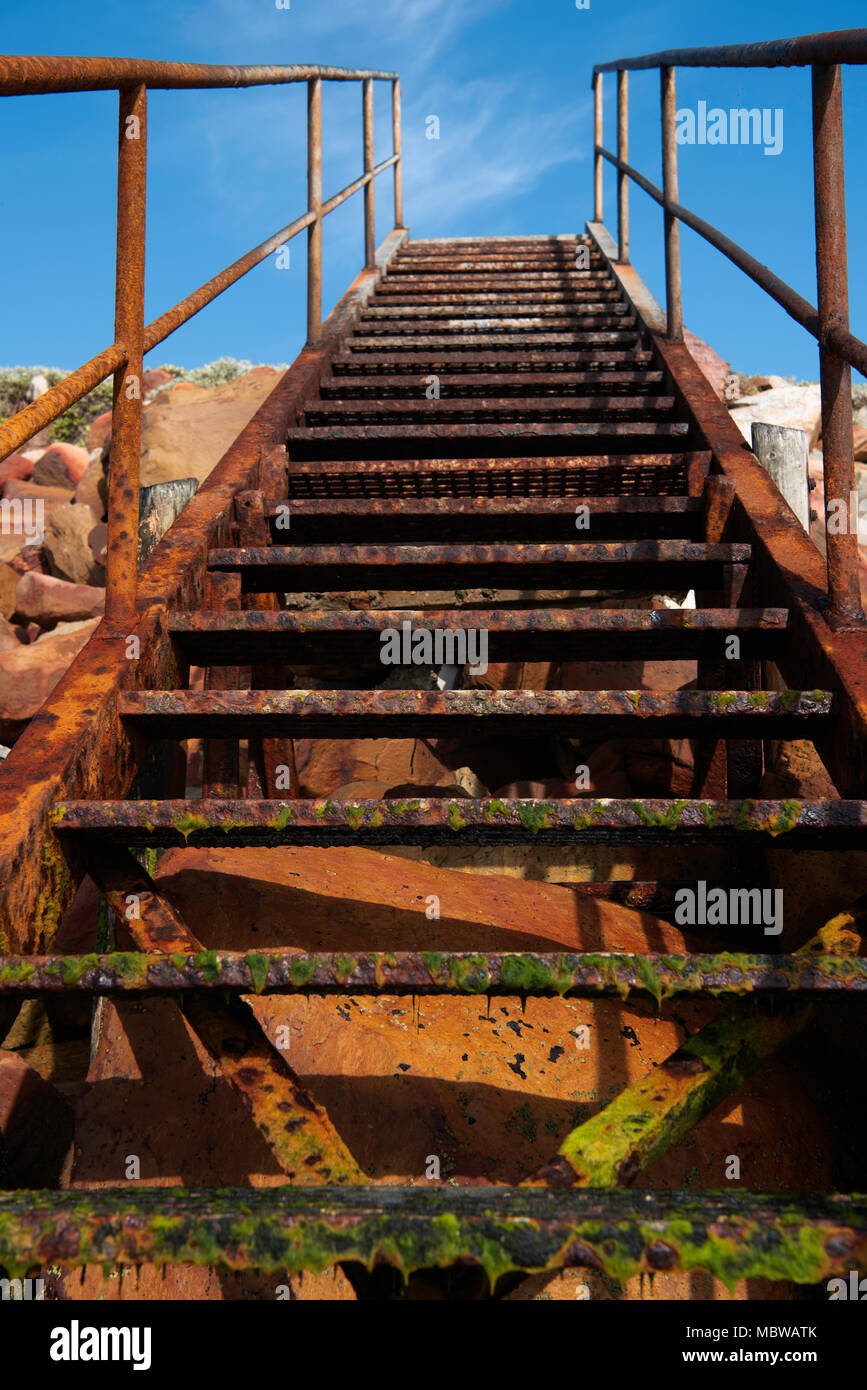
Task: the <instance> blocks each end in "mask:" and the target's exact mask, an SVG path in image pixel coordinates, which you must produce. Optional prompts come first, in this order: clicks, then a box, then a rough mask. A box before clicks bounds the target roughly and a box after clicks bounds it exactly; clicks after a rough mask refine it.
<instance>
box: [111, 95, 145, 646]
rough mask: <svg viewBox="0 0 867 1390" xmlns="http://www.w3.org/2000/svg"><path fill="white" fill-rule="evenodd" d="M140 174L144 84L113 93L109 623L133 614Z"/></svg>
mask: <svg viewBox="0 0 867 1390" xmlns="http://www.w3.org/2000/svg"><path fill="white" fill-rule="evenodd" d="M146 173H147V89H146V88H145V85H144V83H143V82H142V83H138V84H137V85H136V86H134V87H123V88H121V89H120V91H119V92H118V148H117V255H116V265H115V301H114V337H115V342H117V343H120V344H121V345H122V347H123V349H124V354H125V357H126V361H125V362H124V364H123V365H122V366H120V367H118V369H117V371H116V372H115V374H114V401H113V406H112V422H111V462H110V464H109V470H108V540H107V545H106V560H105V571H106V573H105V587H106V594H105V616H106V618H107V619H108V621H109V622H131V621H133V620H134V619H135V617H136V615H137V608H136V593H137V587H138V526H139V464H140V457H141V406H142V400H141V398H142V389H141V382H142V356H143V346H144V268H145V188H146Z"/></svg>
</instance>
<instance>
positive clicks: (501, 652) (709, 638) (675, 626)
mask: <svg viewBox="0 0 867 1390" xmlns="http://www.w3.org/2000/svg"><path fill="white" fill-rule="evenodd" d="M373 505H376V504H373ZM221 577H225V576H221ZM787 618H788V615H787V614H786V612H785V610H784V609H779V608H773V609H764V608H763V609H748V608H730V609H726V608H720V609H694V608H693V609H685V610H684V609H681V610H677V609H674V610H673V609H666V608H661V609H654V610H651V611H648V610H646V609H628V608H614V609H604V608H602V609H593V608H531V609H521V608H507V609H501V610H499V611H495V612H487V613H485V614H484V615H483V619H484V626H485V631H486V632H487V634H488V656H489V659H490V660H491V661H495V662H498V661H507V660H510V659H513V658H517V657H519V656H520V657H522V658H526V659H527V660H529V659H530V658H531V657H532V658H533V659H536V660H555V659H557V658H558V657H559V658H561V659H562V658H564V657H570V658H572V659H577V658H578V657H580V656H587V657H592V658H593V659H597V660H601V659H604V658H606V657H614V656H620V657H625V658H631V659H636V658H637V659H643V660H644V659H648V660H649V659H651V658H653V657H656V658H659V657H665V658H676V657H688V656H696V655H699V654H707V655H716V656H717V657H718V656H719V655H720V654H721V653H722V652H723V651H724V648H725V642H726V640H727V638H728V637H729V636H730V635H731V634H735V635H737V636H738V637H739V638H740V640H741V650H742V652H743V653H744V655H755V656H767V655H769V654H770V653H771V652H772V651H773V650H774V648H775V646H777V645H779V644H780V643H781V642H782V640H783V639H784V637H785V632H786V623H787ZM479 622H480V614H479V613H478V612H477V611H476V610H473V609H465V610H458V611H457V612H455V611H454V610H449V609H435V608H428V609H406V608H397V609H374V610H364V609H347V610H345V611H343V612H341V611H339V610H338V611H337V612H334V611H332V610H329V609H325V610H317V609H305V610H302V611H301V612H292V611H283V612H272V613H262V612H247V613H231V612H213V611H212V612H199V613H175V614H172V616H171V619H170V631H171V635H172V638H173V639H174V640H175V641H176V642H177V643H178V644H179V646H180V648H181V650H182V652H183V653H184V656H185V657H186V658H187V659H188V660H189V661H191V662H192V663H193V664H194V665H197V666H205V665H217V666H219V665H221V664H222V665H227V664H229V665H230V664H232V663H234V662H237V664H238V665H245V664H247V663H249V662H252V661H264V660H266V659H267V657H268V656H273V655H275V654H277V653H279V655H280V656H281V657H283V658H285V660H286V661H292V660H295V661H300V662H306V661H308V660H312V659H314V658H315V657H316V656H322V657H324V656H326V655H327V656H329V657H332V656H335V655H340V656H343V657H345V658H346V659H356V660H357V659H364V658H365V657H367V658H368V659H370V658H371V657H373V658H376V657H378V655H379V652H380V650H381V641H382V637H383V636H384V635H385V634H387V633H388V632H389V631H392V632H398V633H402V632H403V630H404V629H403V624H408V628H409V631H410V632H415V631H428V632H436V631H437V630H439V631H442V632H445V631H446V630H448V631H451V632H453V633H457V632H460V631H462V630H463V631H467V630H475V629H477V628H478V626H479ZM212 684H215V683H213V682H212ZM226 688H228V689H231V688H232V687H231V686H230V685H229V686H227V687H226Z"/></svg>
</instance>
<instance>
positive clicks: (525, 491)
mask: <svg viewBox="0 0 867 1390" xmlns="http://www.w3.org/2000/svg"><path fill="white" fill-rule="evenodd" d="M710 457H711V456H710V454H709V453H705V454H701V453H696V452H693V451H685V452H684V453H682V454H670V453H665V454H663V453H648V454H617V455H616V456H614V457H612V456H611V455H610V454H584V455H579V454H564V455H560V456H556V455H555V456H546V455H544V454H538V455H535V456H533V457H532V458H528V457H527V456H526V455H525V456H524V457H521V458H509V457H508V456H497V457H493V458H492V457H487V458H472V457H466V458H460V459H456V458H414V459H413V458H409V459H365V460H364V461H363V462H362V461H360V460H352V459H344V460H341V461H340V463H339V464H338V463H336V462H335V460H334V459H328V458H320V459H316V458H313V459H293V460H292V463H291V471H290V475H289V496H290V498H291V499H298V498H299V497H318V496H323V497H325V496H327V497H340V498H347V499H351V498H353V497H358V498H374V497H381V498H383V499H387V498H394V497H395V496H400V497H401V498H408V497H443V496H445V497H466V498H472V497H528V498H529V497H540V498H555V497H572V498H580V497H586V496H591V495H593V496H595V495H606V496H612V497H620V496H621V495H626V494H629V495H632V494H635V493H644V494H647V495H649V496H651V497H662V496H664V495H665V494H667V493H668V494H671V493H679V494H683V493H686V492H687V490H688V480H689V476H690V473H691V471H692V470H694V469H698V470H699V471H701V472H704V471H706V468H707V466H708V465H709V463H710ZM679 539H683V538H682V537H680V538H679Z"/></svg>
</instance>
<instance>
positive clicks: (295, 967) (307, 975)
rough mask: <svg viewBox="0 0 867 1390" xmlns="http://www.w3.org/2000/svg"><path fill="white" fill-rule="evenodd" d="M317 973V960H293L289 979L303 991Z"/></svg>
mask: <svg viewBox="0 0 867 1390" xmlns="http://www.w3.org/2000/svg"><path fill="white" fill-rule="evenodd" d="M315 972H316V962H315V960H310V959H309V958H308V959H307V960H293V962H292V964H291V965H290V966H289V979H290V980H291V981H292V983H293V985H295V986H296V988H297V989H303V988H304V986H305V985H307V984H309V983H310V981H311V980H312V979H313V976H314V974H315Z"/></svg>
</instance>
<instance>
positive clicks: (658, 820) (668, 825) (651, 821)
mask: <svg viewBox="0 0 867 1390" xmlns="http://www.w3.org/2000/svg"><path fill="white" fill-rule="evenodd" d="M685 805H686V802H685V801H674V802H672V804H671V806H670V807H669V809H668V811H667V812H666V813H665V815H663V814H662V812H661V811H652V810H651V809H650V808H649V807H648V806H645V804H644V802H643V801H633V803H632V809H633V811H634V812H635V814H636V815H637V816H638V819H639V820H640V821H641V824H642V825H645V826H647V827H648V829H654V830H675V829H676V828H677V825H678V823H679V821H680V817H681V815H682V813H683V808H684V806H685Z"/></svg>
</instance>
